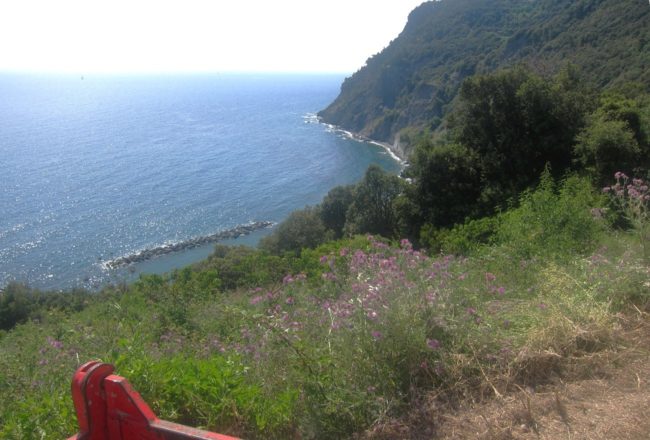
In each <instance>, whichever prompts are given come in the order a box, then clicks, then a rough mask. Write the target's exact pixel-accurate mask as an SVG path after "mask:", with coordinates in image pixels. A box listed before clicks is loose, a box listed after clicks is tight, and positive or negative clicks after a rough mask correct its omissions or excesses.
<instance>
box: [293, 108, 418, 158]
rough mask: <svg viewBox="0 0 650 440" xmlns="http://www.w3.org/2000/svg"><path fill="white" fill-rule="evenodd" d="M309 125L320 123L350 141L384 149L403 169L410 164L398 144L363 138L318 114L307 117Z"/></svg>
mask: <svg viewBox="0 0 650 440" xmlns="http://www.w3.org/2000/svg"><path fill="white" fill-rule="evenodd" d="M305 119H306V120H307V121H306V122H308V123H318V124H322V125H324V126H325V127H327V128H328V129H329V130H331V131H333V132H335V133H340V134H342V135H344V136H345V137H346V138H348V139H352V140H355V141H357V142H365V143H368V144H373V145H376V146H378V147H381V148H383V149H384V150H385V151H386V152H387V153H388V154H389V155H390V157H391V158H393V160H395V162H397V163H399V164H400V166H401V167H402V169H403V168H404V167H405V166H406V165H407V164H408V161H407V159H406V157H405V155H404V151H403V150H402V148H401V147H400V146H399V145H396V144H392V145H391V144H389V143H387V142H381V141H377V140H374V139H370V138H369V137H366V136H363V135H361V134H359V133H354V132H352V131H349V130H346V129H344V128H341V127H339V126H338V125H334V124H330V123H328V122H325V121H323V118H322V117H320V116H318V115H316V114H308V115H307V117H306V118H305Z"/></svg>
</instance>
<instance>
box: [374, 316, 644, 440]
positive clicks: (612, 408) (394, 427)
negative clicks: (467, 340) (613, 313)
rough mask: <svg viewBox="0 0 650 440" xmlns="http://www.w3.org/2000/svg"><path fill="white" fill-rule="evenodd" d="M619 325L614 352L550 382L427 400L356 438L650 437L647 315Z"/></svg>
mask: <svg viewBox="0 0 650 440" xmlns="http://www.w3.org/2000/svg"><path fill="white" fill-rule="evenodd" d="M624 321H625V325H624V327H625V330H623V331H621V335H620V339H619V344H618V347H617V348H616V350H614V351H608V352H600V353H594V354H593V356H591V357H585V358H581V359H579V360H577V361H576V365H575V368H574V369H573V370H571V369H569V370H571V371H570V372H569V374H567V375H565V377H563V378H557V379H556V380H555V381H554V383H552V384H548V385H544V386H538V387H537V388H536V389H532V388H527V389H522V388H519V389H518V391H517V390H516V389H515V391H514V392H509V393H507V394H505V395H503V396H501V397H499V398H497V397H493V398H490V399H488V400H487V401H484V402H482V403H476V404H472V403H470V402H467V403H464V404H461V405H460V407H457V408H455V409H453V410H450V409H449V408H445V405H440V404H439V403H436V402H435V401H434V402H429V403H425V404H423V405H422V408H420V409H419V410H416V411H414V412H413V413H411V414H410V416H408V417H406V418H405V419H402V420H399V421H394V422H392V423H387V424H385V425H383V426H381V427H377V428H376V429H374V430H373V431H371V432H367V433H366V434H365V435H364V436H362V438H367V439H381V440H383V439H389V438H390V439H391V440H392V439H396V438H399V439H418V440H420V439H422V440H424V439H427V440H433V439H445V440H452V439H453V440H461V439H480V440H508V439H517V440H519V439H521V440H528V439H531V440H532V439H535V440H539V439H543V440H618V439H625V440H650V315H648V314H643V315H639V316H636V317H633V318H630V319H625V320H624Z"/></svg>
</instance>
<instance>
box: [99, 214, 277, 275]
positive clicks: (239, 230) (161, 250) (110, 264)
mask: <svg viewBox="0 0 650 440" xmlns="http://www.w3.org/2000/svg"><path fill="white" fill-rule="evenodd" d="M272 225H273V222H269V221H261V222H251V223H247V224H245V225H238V226H235V227H234V228H232V229H226V230H225V231H220V232H217V233H216V234H211V235H204V236H201V237H195V238H191V239H189V240H185V241H181V242H178V243H171V244H164V245H162V246H158V247H155V248H151V249H145V250H142V251H139V252H137V253H135V254H131V255H126V256H124V257H119V258H115V259H113V260H108V261H106V262H104V266H105V267H107V268H108V269H115V268H118V267H123V266H128V265H130V264H133V263H140V262H142V261H146V260H150V259H152V258H156V257H159V256H161V255H166V254H171V253H172V252H179V251H184V250H186V249H192V248H195V247H198V246H202V245H204V244H208V243H215V242H217V241H221V240H227V239H230V238H237V237H240V236H242V235H248V234H250V233H251V232H253V231H257V230H258V229H264V228H268V227H270V226H272Z"/></svg>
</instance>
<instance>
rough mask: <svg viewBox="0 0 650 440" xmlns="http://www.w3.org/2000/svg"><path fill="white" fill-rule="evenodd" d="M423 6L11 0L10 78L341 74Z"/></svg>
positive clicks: (5, 39)
mask: <svg viewBox="0 0 650 440" xmlns="http://www.w3.org/2000/svg"><path fill="white" fill-rule="evenodd" d="M422 2H423V0H319V1H314V0H266V1H263V0H228V1H224V0H211V1H210V0H173V1H171V0H170V1H167V0H103V1H95V0H6V1H2V2H0V71H5V72H6V71H19V72H20V71H23V72H24V71H29V72H63V73H75V74H86V73H177V72H340V73H351V72H354V71H356V70H358V69H359V68H360V67H362V66H363V65H364V63H365V61H366V60H367V59H368V58H369V57H370V56H371V55H373V54H375V53H377V52H379V51H381V50H382V49H383V48H384V47H386V46H387V45H388V43H389V42H390V41H391V40H392V39H394V38H395V37H397V35H398V34H399V33H400V32H401V31H402V29H403V28H404V25H405V24H406V20H407V17H408V14H409V12H410V11H411V10H413V9H414V8H415V7H416V6H418V5H419V4H421V3H422Z"/></svg>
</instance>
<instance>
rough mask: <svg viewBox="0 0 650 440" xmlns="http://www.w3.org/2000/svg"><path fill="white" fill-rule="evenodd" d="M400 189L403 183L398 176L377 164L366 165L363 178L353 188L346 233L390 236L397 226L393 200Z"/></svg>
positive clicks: (347, 215)
mask: <svg viewBox="0 0 650 440" xmlns="http://www.w3.org/2000/svg"><path fill="white" fill-rule="evenodd" d="M401 192H402V182H401V181H400V179H399V178H398V177H397V176H393V175H391V174H388V173H386V172H385V171H383V170H382V169H381V168H380V167H379V166H377V165H371V166H370V167H368V170H367V171H366V174H365V176H364V177H363V180H362V181H361V182H359V183H358V184H357V186H356V187H355V190H354V199H353V201H352V204H351V205H350V208H349V209H348V212H347V214H346V223H345V232H346V234H348V235H354V234H359V233H371V234H379V235H382V236H384V237H392V236H393V234H394V233H395V232H396V231H397V228H398V219H397V216H396V213H395V209H394V206H393V203H394V201H395V199H396V198H397V196H398V195H399V194H400V193H401Z"/></svg>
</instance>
